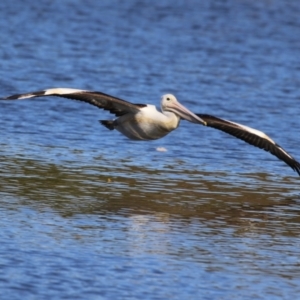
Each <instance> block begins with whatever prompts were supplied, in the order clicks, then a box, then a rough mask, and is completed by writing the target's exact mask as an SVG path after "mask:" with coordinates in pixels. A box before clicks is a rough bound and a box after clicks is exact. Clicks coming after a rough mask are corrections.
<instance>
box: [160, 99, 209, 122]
mask: <svg viewBox="0 0 300 300" xmlns="http://www.w3.org/2000/svg"><path fill="white" fill-rule="evenodd" d="M160 105H161V110H162V112H167V111H169V112H173V113H174V114H176V115H177V116H179V117H181V118H182V119H184V120H187V121H189V122H192V123H197V124H199V123H200V124H203V125H206V122H205V121H203V120H202V119H201V118H199V117H198V116H196V115H195V114H194V113H192V112H191V111H190V110H188V109H187V108H186V107H184V106H183V105H182V104H180V103H179V102H178V101H177V99H176V97H175V96H174V95H172V94H166V95H163V96H162V97H161V103H160Z"/></svg>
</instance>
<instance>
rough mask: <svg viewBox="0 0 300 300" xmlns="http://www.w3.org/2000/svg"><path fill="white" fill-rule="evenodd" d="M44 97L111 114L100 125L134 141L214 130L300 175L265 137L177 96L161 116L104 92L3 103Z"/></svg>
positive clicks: (169, 98) (59, 92)
mask: <svg viewBox="0 0 300 300" xmlns="http://www.w3.org/2000/svg"><path fill="white" fill-rule="evenodd" d="M42 96H57V97H64V98H69V99H74V100H79V101H84V102H87V103H89V104H91V105H94V106H97V107H98V108H102V109H105V110H108V111H109V112H110V113H112V114H114V115H115V116H116V117H117V118H116V119H114V120H101V121H100V123H101V124H102V125H104V126H105V127H106V128H108V129H109V130H114V129H115V130H117V131H119V132H121V133H122V134H123V135H125V136H126V137H128V138H129V139H132V140H156V139H159V138H162V137H164V136H165V135H167V134H168V133H170V132H171V131H173V130H174V129H176V128H177V127H178V126H179V123H180V120H181V119H183V120H187V121H189V122H192V123H194V124H200V125H205V126H209V127H213V128H216V129H219V130H221V131H224V132H226V133H228V134H230V135H233V136H235V137H236V138H238V139H241V140H243V141H245V142H247V143H249V144H251V145H253V146H255V147H258V148H261V149H264V150H265V151H268V152H270V153H271V154H273V155H275V156H276V157H277V158H279V159H280V160H282V161H284V162H285V163H286V164H287V165H289V166H290V167H291V168H292V169H293V170H294V171H296V172H297V173H298V174H299V175H300V163H299V162H298V161H296V160H295V159H294V158H293V157H292V156H291V155H290V154H289V153H288V152H286V151H285V150H284V149H283V148H282V147H280V146H279V145H278V144H277V143H275V142H274V141H273V140H272V139H271V138H270V137H269V136H267V135H266V134H265V133H263V132H261V131H259V130H256V129H253V128H251V127H248V126H245V125H241V124H238V123H235V122H231V121H228V120H224V119H220V118H217V117H214V116H211V115H206V114H194V113H192V112H191V111H190V110H188V109H187V108H186V107H184V106H183V105H182V104H180V103H179V102H178V101H177V99H176V98H175V96H173V95H171V94H167V95H164V96H162V99H161V112H159V111H158V110H157V109H156V107H155V106H154V105H149V104H133V103H130V102H128V101H125V100H122V99H119V98H116V97H113V96H110V95H107V94H104V93H101V92H93V91H86V90H79V89H69V88H53V89H46V90H43V91H38V92H32V93H26V94H17V95H12V96H9V97H6V98H2V99H1V100H21V99H27V98H34V97H42Z"/></svg>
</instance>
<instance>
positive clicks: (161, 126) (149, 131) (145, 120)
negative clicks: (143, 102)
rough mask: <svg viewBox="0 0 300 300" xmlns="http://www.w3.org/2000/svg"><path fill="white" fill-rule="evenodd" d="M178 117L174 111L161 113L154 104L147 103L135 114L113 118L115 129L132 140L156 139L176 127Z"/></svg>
mask: <svg viewBox="0 0 300 300" xmlns="http://www.w3.org/2000/svg"><path fill="white" fill-rule="evenodd" d="M179 121H180V118H179V117H177V116H176V115H175V114H174V113H171V112H170V113H169V112H165V113H161V112H159V111H158V110H157V109H156V107H155V105H147V106H146V107H143V108H141V109H140V111H139V112H138V113H136V114H126V115H124V116H121V117H119V118H118V119H117V120H115V129H117V130H118V131H119V132H121V133H122V134H124V135H125V136H127V137H128V138H130V139H132V140H156V139H159V138H162V137H164V136H165V135H167V134H168V133H169V132H170V131H172V130H174V129H176V128H177V127H178V125H179Z"/></svg>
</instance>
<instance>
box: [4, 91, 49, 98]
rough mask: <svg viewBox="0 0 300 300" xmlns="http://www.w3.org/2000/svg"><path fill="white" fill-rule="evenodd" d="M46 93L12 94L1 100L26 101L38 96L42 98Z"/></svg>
mask: <svg viewBox="0 0 300 300" xmlns="http://www.w3.org/2000/svg"><path fill="white" fill-rule="evenodd" d="M45 93H46V91H45V90H44V91H38V92H33V93H27V94H14V95H11V96H8V97H4V98H1V99H2V100H18V99H27V98H32V97H38V96H44V95H45Z"/></svg>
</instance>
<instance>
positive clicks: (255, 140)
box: [197, 114, 300, 175]
mask: <svg viewBox="0 0 300 300" xmlns="http://www.w3.org/2000/svg"><path fill="white" fill-rule="evenodd" d="M197 116H198V117H200V118H201V119H203V120H204V121H205V122H206V123H207V126H209V127H213V128H216V129H219V130H221V131H224V132H226V133H228V134H230V135H233V136H235V137H236V138H238V139H241V140H243V141H245V142H247V143H248V144H250V145H253V146H255V147H258V148H260V149H264V150H265V151H268V152H270V153H271V154H273V155H275V156H276V157H277V158H279V159H280V160H282V161H284V162H285V163H286V164H287V165H289V166H290V167H291V168H292V169H293V170H294V171H296V172H297V173H298V174H299V175H300V163H299V162H298V161H296V160H295V159H294V158H293V157H292V156H291V155H290V154H289V153H287V152H286V151H285V150H284V149H283V148H282V147H280V146H279V145H278V144H276V143H275V142H274V141H273V140H272V139H271V138H270V137H269V136H267V135H266V134H265V133H263V132H262V131H259V130H256V129H254V128H251V127H248V126H245V125H241V124H238V123H234V122H231V121H228V120H223V119H219V118H217V117H214V116H210V115H203V114H197Z"/></svg>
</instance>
